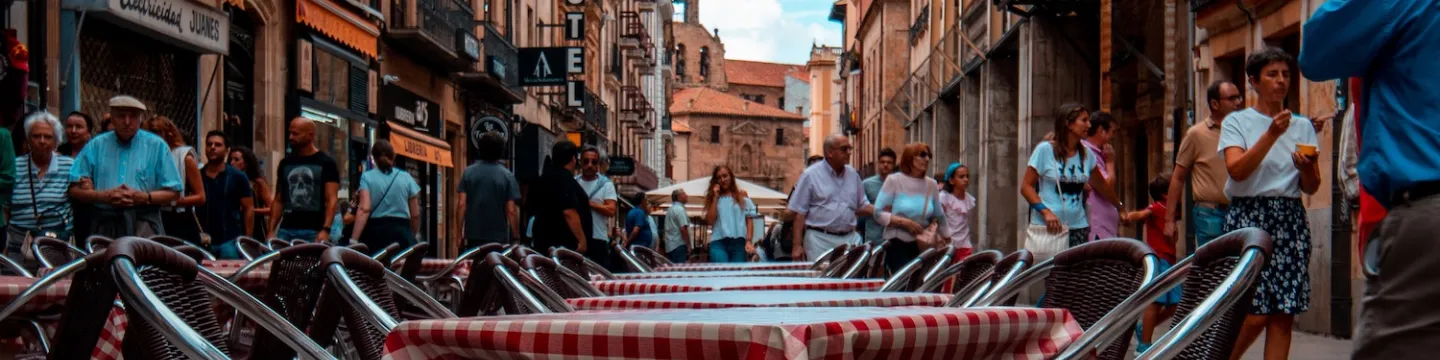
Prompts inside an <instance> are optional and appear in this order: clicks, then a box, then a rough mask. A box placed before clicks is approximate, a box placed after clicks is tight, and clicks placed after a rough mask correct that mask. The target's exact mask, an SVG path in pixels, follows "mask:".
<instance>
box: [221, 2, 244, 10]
mask: <svg viewBox="0 0 1440 360" xmlns="http://www.w3.org/2000/svg"><path fill="white" fill-rule="evenodd" d="M225 3H226V4H230V6H234V7H235V8H236V9H240V10H245V0H225Z"/></svg>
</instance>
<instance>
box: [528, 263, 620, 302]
mask: <svg viewBox="0 0 1440 360" xmlns="http://www.w3.org/2000/svg"><path fill="white" fill-rule="evenodd" d="M520 264H521V265H524V266H525V271H528V272H529V273H530V276H534V277H535V278H536V279H540V282H542V283H545V286H547V287H549V288H550V290H554V291H555V293H556V294H557V295H559V296H560V297H561V298H565V299H574V298H582V297H597V296H605V293H604V292H601V291H600V289H596V288H595V286H594V285H590V280H588V279H585V278H583V277H580V275H579V274H576V273H575V272H574V271H570V269H566V268H565V267H563V266H560V264H558V263H556V262H555V260H551V259H550V258H547V257H544V256H540V255H530V256H527V257H525V262H522V263H520Z"/></svg>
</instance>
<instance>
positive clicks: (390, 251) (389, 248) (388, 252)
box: [370, 243, 401, 267]
mask: <svg viewBox="0 0 1440 360" xmlns="http://www.w3.org/2000/svg"><path fill="white" fill-rule="evenodd" d="M400 247H401V245H400V243H390V245H385V248H384V249H380V251H376V252H375V254H374V255H370V258H372V259H375V261H379V262H380V264H381V265H384V266H386V267H389V266H390V262H391V261H392V260H394V259H395V254H396V253H399V252H400Z"/></svg>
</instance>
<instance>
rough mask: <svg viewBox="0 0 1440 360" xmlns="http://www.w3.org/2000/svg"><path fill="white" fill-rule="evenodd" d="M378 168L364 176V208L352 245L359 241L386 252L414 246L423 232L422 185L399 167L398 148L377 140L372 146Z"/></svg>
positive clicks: (361, 185)
mask: <svg viewBox="0 0 1440 360" xmlns="http://www.w3.org/2000/svg"><path fill="white" fill-rule="evenodd" d="M370 156H371V157H373V158H374V159H375V168H374V169H370V170H369V171H366V172H365V173H364V174H361V175H360V190H359V191H357V192H356V195H357V196H359V198H360V209H359V210H358V211H357V212H356V213H355V230H353V231H352V232H351V235H350V236H352V237H354V236H357V235H355V234H359V235H358V238H356V239H351V242H352V243H353V242H355V241H359V242H361V243H364V244H365V245H366V246H369V247H370V248H371V249H384V248H385V247H386V246H388V245H390V244H391V243H396V242H398V243H400V245H402V246H410V245H411V244H414V243H415V232H417V231H419V230H420V198H419V196H418V195H419V194H420V185H419V184H416V183H415V179H414V178H412V177H410V173H408V172H405V171H404V170H399V169H396V168H395V146H394V145H390V142H389V141H385V140H375V144H374V145H371V146H370Z"/></svg>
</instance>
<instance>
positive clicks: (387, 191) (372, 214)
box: [370, 168, 413, 217]
mask: <svg viewBox="0 0 1440 360" xmlns="http://www.w3.org/2000/svg"><path fill="white" fill-rule="evenodd" d="M390 171H391V173H390V184H388V185H385V192H382V193H380V199H379V200H373V201H375V202H376V203H375V205H380V204H384V203H385V195H390V188H393V187H395V179H396V178H399V177H400V173H398V172H397V171H400V169H396V168H390ZM370 210H371V212H370V217H375V212H374V210H375V209H374V206H371V209H370ZM412 215H413V214H412Z"/></svg>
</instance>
